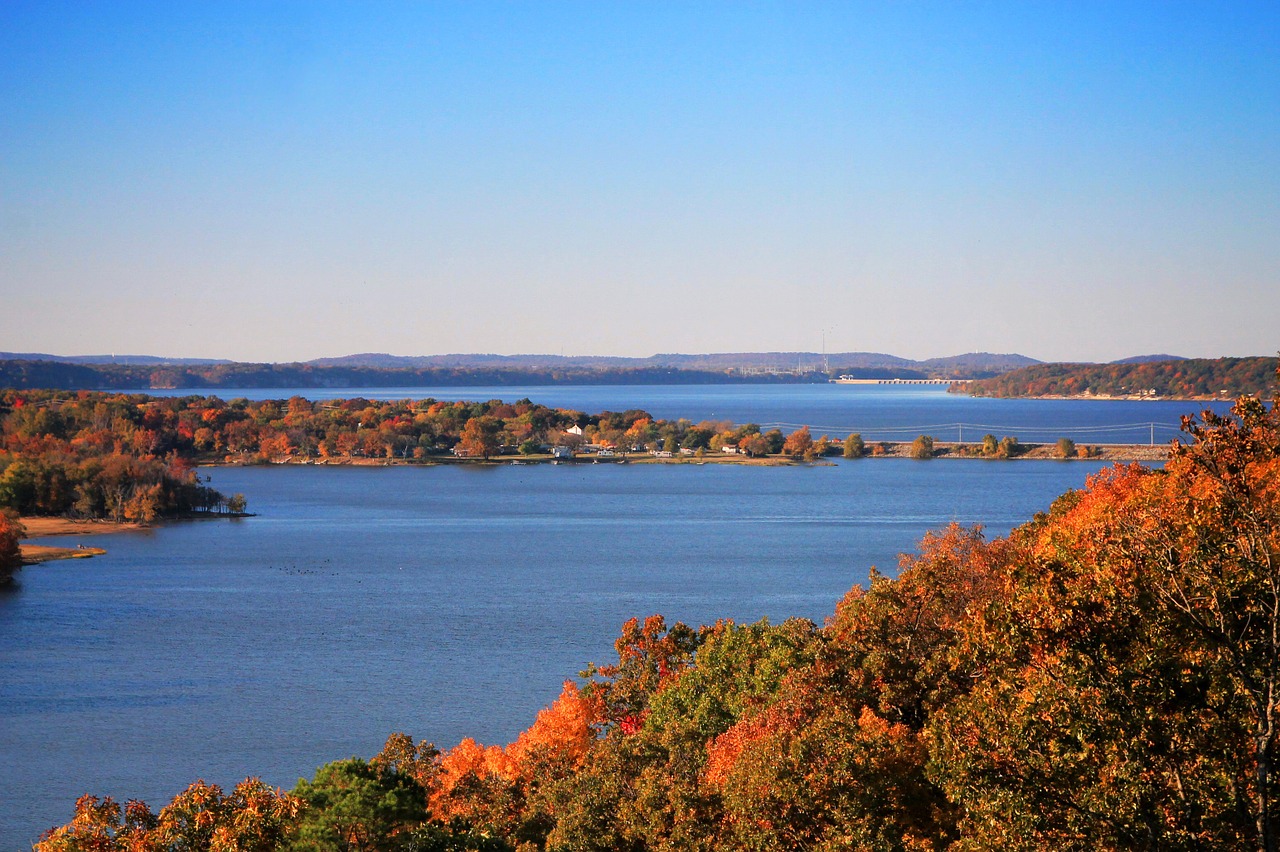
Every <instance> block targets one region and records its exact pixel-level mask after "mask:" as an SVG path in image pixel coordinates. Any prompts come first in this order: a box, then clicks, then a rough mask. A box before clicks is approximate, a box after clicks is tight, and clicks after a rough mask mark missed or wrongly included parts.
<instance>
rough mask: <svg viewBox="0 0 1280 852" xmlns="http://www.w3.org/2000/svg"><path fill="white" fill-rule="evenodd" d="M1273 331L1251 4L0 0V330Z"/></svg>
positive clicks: (1196, 340)
mask: <svg viewBox="0 0 1280 852" xmlns="http://www.w3.org/2000/svg"><path fill="white" fill-rule="evenodd" d="M824 337H825V341H826V346H827V349H828V350H829V351H846V350H867V351H881V352H890V353H893V354H897V355H902V356H905V357H913V358H925V357H932V356H943V355H952V354H958V353H961V352H967V351H991V352H1020V353H1022V354H1025V355H1030V356H1032V357H1035V358H1040V359H1045V360H1111V359H1114V358H1119V357H1124V356H1128V355H1135V354H1144V353H1153V352H1169V353H1174V354H1180V355H1188V356H1202V357H1212V356H1220V355H1249V354H1272V353H1274V352H1275V351H1276V350H1277V349H1278V348H1280V4H1277V3H1275V2H1268V3H1257V4H1252V3H1243V2H1228V3H1213V2H1209V3H1206V2H1194V3H1191V2H1188V3H1180V2H1160V3H1150V4H1134V3H1124V2H1098V3H1088V2H1063V3H1028V2H1011V3H964V2H947V3H911V2H887V0H886V2H882V3H855V2H836V3H830V4H824V3H817V2H800V3H791V4H774V3H743V2H732V3H723V4H721V3H697V2H695V3H677V2H643V3H631V4H623V3H611V2H605V3H601V2H584V3H537V2H519V3H498V2H464V3H446V2H423V3H405V4H396V3H389V2H388V3H381V2H379V3H332V4H327V3H321V2H314V0H306V2H297V3H275V2H266V0H263V2H250V3H244V4H237V3H231V2H217V3H195V2H176V3H175V2H172V0H164V2H158V3H154V4H142V3H126V2H104V3H82V2H72V3H59V2H54V0H38V2H18V0H4V2H0V350H8V351H38V352H51V353H54V354H62V355H71V354H100V353H110V352H116V353H121V354H124V353H130V354H153V355H167V356H187V357H220V358H233V359H236V360H265V361H287V360H302V359H310V358H315V357H321V356H333V355H343V354H348V353H354V352H371V351H372V352H391V353H394V354H400V355H425V354H437V353H447V352H496V353H507V354H514V353H553V354H560V353H563V354H566V355H575V354H612V355H650V354H654V353H659V352H688V353H692V352H723V351H752V350H817V349H818V348H820V346H821V345H822V341H823V339H824Z"/></svg>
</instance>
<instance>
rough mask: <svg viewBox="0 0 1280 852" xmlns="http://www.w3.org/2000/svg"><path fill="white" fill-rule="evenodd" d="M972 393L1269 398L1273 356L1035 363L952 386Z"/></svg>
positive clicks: (1273, 384)
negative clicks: (1091, 362)
mask: <svg viewBox="0 0 1280 852" xmlns="http://www.w3.org/2000/svg"><path fill="white" fill-rule="evenodd" d="M952 390H953V391H955V392H960V393H968V394H971V395H973V396H994V397H1022V396H1101V397H1108V396H1132V397H1171V398H1179V399H1215V398H1217V399H1236V398H1239V397H1241V396H1253V397H1258V398H1259V399H1268V398H1270V397H1271V395H1272V394H1274V393H1275V390H1276V359H1275V358H1262V357H1256V358H1185V359H1179V360H1176V361H1150V362H1143V363H1128V364H1126V363H1116V364H1035V365H1033V366H1030V367H1023V368H1021V369H1018V370H1012V371H1010V372H1007V373H1005V374H1003V375H999V376H995V377H992V378H986V379H978V380H976V381H972V382H967V383H965V384H957V385H954V386H953V387H952Z"/></svg>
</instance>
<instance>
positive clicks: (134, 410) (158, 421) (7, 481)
mask: <svg viewBox="0 0 1280 852" xmlns="http://www.w3.org/2000/svg"><path fill="white" fill-rule="evenodd" d="M237 500H240V501H242V500H243V498H237ZM235 508H237V507H236V506H234V505H233V500H231V499H229V498H227V497H225V496H224V495H222V494H220V493H219V492H217V491H215V490H213V489H211V488H208V487H206V486H204V485H201V484H200V477H199V475H198V474H197V473H196V470H195V465H194V461H193V458H192V455H191V453H190V452H189V447H187V446H184V445H183V443H182V441H181V439H180V436H179V435H178V434H177V430H176V429H175V428H173V424H172V423H171V421H170V419H169V416H168V413H166V412H164V411H163V410H162V408H161V407H160V406H152V405H149V404H148V403H147V402H146V401H145V398H143V397H127V396H112V395H107V394H96V393H83V394H79V395H75V396H73V397H71V398H66V395H65V394H64V395H63V396H62V398H59V397H58V396H57V395H55V394H53V393H50V392H35V393H30V394H28V393H26V392H14V391H5V392H0V510H8V511H12V512H17V513H20V514H23V515H66V516H69V517H76V518H108V519H111V520H115V521H126V520H127V521H139V522H144V523H145V522H149V521H152V520H154V519H156V518H158V517H161V516H164V515H173V514H178V513H187V512H218V511H229V510H233V509H235ZM239 508H243V507H242V506H240V507H239Z"/></svg>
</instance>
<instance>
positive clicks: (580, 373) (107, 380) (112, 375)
mask: <svg viewBox="0 0 1280 852" xmlns="http://www.w3.org/2000/svg"><path fill="white" fill-rule="evenodd" d="M888 373H893V374H895V375H897V374H902V375H908V374H910V375H914V373H913V372H912V371H909V370H907V371H888ZM886 374H887V373H886ZM826 380H827V377H826V375H824V374H819V373H806V374H804V375H792V374H773V373H760V374H752V375H749V376H746V375H743V374H742V373H740V372H739V371H737V370H685V369H676V368H671V367H634V368H632V367H625V368H615V367H556V368H550V369H536V368H509V369H501V368H478V367H421V368H379V367H359V366H320V365H315V364H240V363H234V364H194V365H193V364H185V365H184V364H173V365H160V366H157V365H137V364H68V363H62V362H57V361H23V360H7V361H0V387H11V388H20V389H24V390H25V389H30V388H62V389H67V390H74V389H80V388H92V389H96V390H142V389H150V388H166V389H168V388H191V389H193V390H204V389H210V390H220V389H236V388H362V387H363V388H395V387H464V386H495V387H502V386H511V385H555V384H576V385H653V384H663V385H668V384H672V385H679V384H724V383H739V382H751V383H762V382H767V383H791V382H815V381H817V382H822V381H826Z"/></svg>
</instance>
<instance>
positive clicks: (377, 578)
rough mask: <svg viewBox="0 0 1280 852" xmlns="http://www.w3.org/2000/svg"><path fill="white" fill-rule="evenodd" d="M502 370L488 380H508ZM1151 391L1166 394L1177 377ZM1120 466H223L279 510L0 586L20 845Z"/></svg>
mask: <svg viewBox="0 0 1280 852" xmlns="http://www.w3.org/2000/svg"><path fill="white" fill-rule="evenodd" d="M761 387H763V388H764V390H765V393H763V394H759V393H757V394H756V396H755V397H752V396H751V392H754V390H758V389H759V388H761ZM484 390H485V391H486V392H485V393H483V394H478V395H475V396H474V397H473V398H481V399H487V398H490V397H491V396H493V395H494V389H492V388H486V389H484ZM509 390H510V389H506V390H504V392H503V393H502V394H501V395H502V396H503V397H504V398H506V397H510V398H512V399H515V398H519V397H520V396H526V395H527V396H531V397H533V398H535V399H537V398H538V397H537V396H536V395H535V393H534V392H535V391H538V390H541V391H543V392H544V393H548V394H551V393H552V392H554V393H555V394H559V393H561V392H562V391H568V392H570V393H568V395H567V396H548V397H544V399H547V400H548V404H554V405H561V404H566V405H569V406H570V407H575V408H582V409H585V410H600V409H602V408H615V409H618V408H627V407H645V408H649V409H650V410H651V412H652V413H654V414H655V415H657V416H660V417H662V416H676V412H675V411H674V410H669V409H668V408H665V407H664V406H671V407H672V409H674V408H676V407H678V406H679V405H681V404H684V403H687V404H689V407H690V408H696V405H694V404H693V403H694V397H689V398H687V399H686V398H684V395H685V394H694V395H696V397H697V399H701V400H702V402H701V403H699V404H700V405H702V406H704V409H703V411H693V412H691V413H690V414H689V416H690V417H691V418H693V419H702V417H703V416H704V412H705V416H708V417H710V416H724V417H726V418H728V419H734V420H738V421H741V420H747V419H754V420H757V421H758V422H759V421H764V422H769V418H768V417H765V416H762V413H767V412H769V411H775V412H781V411H785V410H787V409H786V408H785V404H784V402H785V399H786V396H785V394H780V395H779V394H778V393H777V392H779V391H785V392H787V393H790V392H793V391H797V390H798V391H801V393H800V395H799V396H798V397H793V398H792V402H793V403H795V406H794V410H800V411H802V412H803V413H802V414H801V415H799V416H797V417H796V418H795V419H796V420H801V419H806V420H807V419H809V417H810V416H814V421H813V422H815V423H817V419H816V414H820V413H822V411H823V410H824V409H823V408H822V407H823V406H827V409H826V411H827V412H828V413H829V414H830V416H831V417H833V418H841V419H845V418H853V419H857V420H858V422H859V423H865V422H869V421H870V420H872V419H873V418H875V417H882V418H885V419H886V422H887V421H888V420H892V419H898V418H911V419H910V420H907V421H905V422H909V423H912V424H916V425H919V424H926V425H927V424H928V423H930V422H933V423H939V422H943V421H947V420H953V421H955V422H961V418H969V417H971V416H972V412H973V411H994V412H996V413H999V414H1002V415H1003V416H1006V417H1014V416H1026V417H1031V416H1032V415H1033V414H1034V411H1035V408H1034V406H1045V408H1042V409H1041V411H1042V415H1041V416H1042V419H1041V426H1042V428H1047V427H1048V425H1049V424H1047V423H1046V421H1049V420H1054V421H1056V422H1055V423H1053V424H1052V425H1055V426H1057V425H1061V424H1062V423H1065V422H1066V420H1067V419H1069V418H1070V417H1075V418H1077V420H1076V421H1075V422H1080V423H1087V422H1088V421H1087V420H1086V419H1080V418H1086V417H1088V416H1101V415H1088V414H1079V413H1078V412H1079V410H1080V409H1078V408H1077V406H1079V405H1083V406H1093V407H1094V408H1095V410H1098V411H1110V412H1119V413H1121V414H1122V415H1127V414H1128V409H1126V408H1123V407H1122V406H1124V405H1125V404H1124V403H1109V402H1095V403H1077V404H1076V405H1067V406H1057V405H1055V404H1053V403H1036V402H1031V401H1016V402H1018V403H1020V404H1019V405H1015V406H1012V407H1009V408H1006V407H1003V405H1000V406H996V407H992V406H989V405H987V403H1005V402H1006V401H998V400H969V399H968V398H967V397H956V396H948V395H946V394H940V393H938V392H937V391H932V390H926V391H924V392H922V391H920V390H917V389H893V390H892V392H881V393H870V394H868V393H864V392H862V390H861V389H858V390H853V391H852V394H850V390H851V389H848V388H836V387H832V388H828V387H826V386H799V387H797V386H784V387H777V386H755V388H754V389H753V387H752V386H725V389H721V390H714V391H711V392H710V398H704V397H705V396H706V395H707V394H708V393H709V392H708V390H707V388H677V389H660V390H655V389H653V388H646V387H638V388H626V389H625V390H626V392H627V393H628V394H629V395H630V396H628V397H627V398H629V399H633V400H635V401H634V402H632V403H630V404H625V403H624V402H623V400H622V397H621V396H619V397H618V398H617V402H616V403H611V402H610V401H609V400H610V399H611V397H609V395H608V394H610V393H613V392H614V391H613V390H602V389H600V388H581V387H573V388H552V389H548V388H542V389H535V388H529V389H517V395H514V396H513V395H512V394H510V393H508V392H507V391H509ZM434 393H439V395H440V396H441V397H442V398H443V397H445V396H446V395H445V393H443V392H442V389H435V391H433V394H434ZM267 395H268V396H275V395H278V394H276V393H269V394H267ZM366 395H368V394H366ZM388 395H390V396H394V397H397V398H399V397H403V396H405V395H406V394H404V393H390V394H388ZM409 395H416V394H409ZM423 395H428V394H423ZM458 396H462V395H461V394H457V393H450V394H449V395H448V398H455V397H458ZM575 399H576V400H578V402H577V403H575V402H574V400H575ZM682 400H683V402H682ZM877 403H878V404H877ZM1132 405H1135V406H1137V410H1139V411H1141V412H1149V414H1144V416H1149V417H1165V416H1166V414H1165V413H1164V409H1163V408H1162V406H1164V405H1165V404H1162V403H1133V404H1132ZM733 406H738V408H734V407H733ZM850 406H852V407H850ZM895 406H897V408H895ZM1024 406H1031V408H1024ZM721 409H724V414H723V415H720V414H719V412H720V411H721ZM885 411H888V412H889V413H887V414H886V413H884V412H885ZM713 412H715V413H713ZM953 412H954V413H955V414H956V416H954V417H952V416H950V415H951V414H952V413H953ZM744 414H746V415H747V416H743V415H744ZM1108 416H1109V415H1108ZM1168 416H1169V417H1173V415H1172V414H1169V415H1168ZM853 419H846V420H845V422H847V423H852V422H853ZM779 422H781V421H779ZM832 422H840V421H832ZM900 422H901V421H900ZM974 422H981V421H977V420H975V421H974ZM1027 422H1028V423H1030V422H1031V421H1030V420H1028V421H1027ZM1150 422H1154V421H1150ZM818 425H822V424H818ZM863 428H864V432H865V431H870V430H869V429H866V428H865V427H863ZM966 428H967V427H966ZM1080 428H1087V426H1081V427H1080ZM832 431H833V432H834V431H836V430H834V429H833V430H832ZM1020 436H1021V435H1020ZM1023 440H1029V439H1028V438H1026V437H1023ZM1101 466H1102V465H1101V464H1099V463H1095V462H1078V461H1073V462H1050V461H1039V462H1037V461H1026V460H1022V461H1013V462H988V461H979V460H943V459H940V460H935V461H925V462H916V461H910V460H905V459H865V460H859V461H852V462H845V461H840V462H838V463H837V464H834V465H829V466H796V467H772V468H761V467H746V466H735V465H695V464H684V465H614V464H598V465H560V466H552V465H522V466H510V465H508V466H493V467H471V466H439V467H390V468H328V467H290V466H273V467H262V468H215V469H209V470H208V472H209V473H210V474H211V475H212V477H213V482H212V484H213V486H214V487H216V488H218V489H220V490H222V491H223V492H225V493H233V492H237V491H239V492H243V493H245V494H246V495H248V497H249V506H250V510H251V511H254V512H257V513H258V516H257V517H253V518H248V519H243V520H228V519H221V520H204V521H190V522H182V523H173V524H168V525H163V526H159V527H157V528H155V529H152V530H148V531H142V532H137V533H125V534H119V535H112V536H98V537H94V538H92V539H70V540H67V539H63V540H61V541H59V540H55V539H49V540H47V541H48V543H54V544H58V543H64V544H69V545H72V546H73V545H74V544H76V543H81V542H83V543H86V544H92V545H96V546H102V547H105V548H107V550H108V551H109V552H108V554H107V555H106V556H102V557H97V558H94V559H92V560H72V561H67V562H56V563H48V564H45V565H41V566H34V567H30V568H27V569H24V570H23V571H22V572H20V574H19V575H18V577H17V582H16V583H15V584H14V586H13V587H12V588H10V589H8V590H5V591H3V592H0V762H2V763H3V765H4V766H5V767H6V770H5V771H4V772H3V773H0V849H20V848H26V847H27V845H28V844H29V843H30V842H31V841H33V840H34V839H35V838H36V836H37V835H38V834H39V832H40V831H42V830H44V829H45V828H48V827H50V826H52V825H55V824H60V823H63V822H66V821H67V820H68V819H70V817H71V814H72V809H73V805H74V801H75V799H76V798H77V797H78V796H79V795H81V794H83V793H86V792H91V793H94V794H98V795H111V796H114V797H115V798H117V799H119V800H125V799H129V798H141V799H145V800H147V801H148V802H150V803H151V804H152V805H153V806H155V807H159V806H160V805H162V804H164V803H165V802H166V801H167V800H168V799H169V798H170V797H172V796H173V795H174V794H175V793H177V792H179V791H180V790H181V789H182V788H183V787H185V786H186V785H187V784H188V783H190V782H191V781H193V780H195V779H196V778H203V779H205V780H207V781H210V782H214V783H219V784H222V785H223V786H224V787H230V786H231V785H233V784H235V783H236V782H237V781H239V780H241V779H242V778H244V777H245V776H246V775H250V774H254V775H260V776H262V777H263V778H264V780H266V781H267V782H269V783H271V784H275V785H280V786H284V787H291V786H292V785H293V784H294V783H295V782H296V781H297V779H298V778H299V777H300V776H304V775H305V776H308V777H309V776H310V775H311V774H312V773H313V772H314V770H315V768H316V766H318V765H319V764H321V763H324V762H327V761H329V760H334V759H338V758H342V757H347V756H351V755H353V754H354V755H360V756H365V757H368V756H371V755H372V754H374V753H376V752H377V751H378V749H379V748H380V747H381V744H382V742H383V740H384V739H385V738H386V736H387V735H388V734H389V733H391V732H393V731H404V732H406V733H410V734H412V735H413V736H414V737H416V738H425V739H429V740H432V741H434V742H435V743H436V744H437V745H439V746H441V747H449V746H452V745H454V744H455V743H456V742H457V741H458V740H459V739H461V738H462V737H464V736H474V737H476V738H478V739H480V740H481V741H483V742H486V743H505V742H508V741H510V740H512V739H513V738H514V737H515V735H516V734H517V733H518V732H519V731H520V730H522V729H523V728H525V727H527V726H528V725H529V724H531V723H532V721H533V718H534V716H535V714H536V712H537V710H538V709H539V708H541V707H542V706H544V705H546V704H547V703H549V702H550V701H552V700H553V699H554V698H555V697H556V695H557V694H558V692H559V689H560V684H561V682H562V681H563V680H564V679H565V678H571V677H573V676H575V675H576V674H577V673H578V672H579V671H580V670H581V669H583V668H584V667H585V666H586V664H587V663H588V662H597V663H603V662H609V661H611V660H612V659H613V658H612V654H613V649H612V643H613V640H614V639H615V638H616V636H617V634H618V629H619V627H620V625H621V624H622V622H623V621H625V620H626V619H628V618H630V617H632V616H639V617H643V616H646V615H649V614H651V613H655V612H658V613H662V614H664V615H666V616H667V618H668V620H669V622H672V621H675V620H683V621H685V622H687V623H690V624H701V623H707V622H712V621H714V620H716V619H717V618H722V617H726V618H733V619H736V620H739V621H754V620H756V619H759V618H762V617H768V618H769V619H771V620H774V621H779V620H782V619H785V618H787V617H791V616H800V617H805V618H810V619H813V620H815V621H819V622H821V621H822V620H823V619H824V618H825V617H826V616H828V615H829V614H830V613H831V612H832V611H833V610H834V608H835V604H836V602H837V600H838V599H839V597H840V596H841V595H842V594H844V593H845V592H846V591H847V590H848V589H849V588H850V587H851V586H852V585H853V584H855V583H865V582H866V579H867V575H868V570H869V568H870V566H872V565H876V566H879V567H880V568H881V569H882V570H884V571H886V572H888V573H893V572H894V570H895V569H896V565H897V554H898V553H899V552H901V551H904V550H910V549H912V548H913V547H914V546H915V543H916V542H917V541H918V540H919V538H920V536H921V535H922V534H923V533H924V532H925V531H927V530H930V529H936V528H938V527H941V526H943V525H945V524H947V523H949V522H951V521H958V522H960V523H964V524H970V523H983V524H985V525H986V527H987V530H988V531H989V533H991V534H995V535H1000V534H1004V533H1005V532H1007V531H1008V530H1009V529H1010V528H1011V527H1012V526H1014V525H1016V524H1018V523H1021V522H1023V521H1025V520H1027V519H1028V518H1030V516H1031V515H1032V514H1033V513H1034V512H1036V511H1039V510H1042V509H1045V508H1047V506H1048V505H1049V503H1050V502H1051V501H1052V499H1053V498H1054V497H1055V496H1057V495H1058V494H1060V493H1062V492H1063V491H1065V490H1067V489H1069V488H1073V487H1080V486H1081V485H1083V483H1084V481H1085V478H1086V476H1087V475H1088V474H1089V473H1092V472H1094V471H1096V470H1098V469H1099V468H1100V467H1101Z"/></svg>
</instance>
